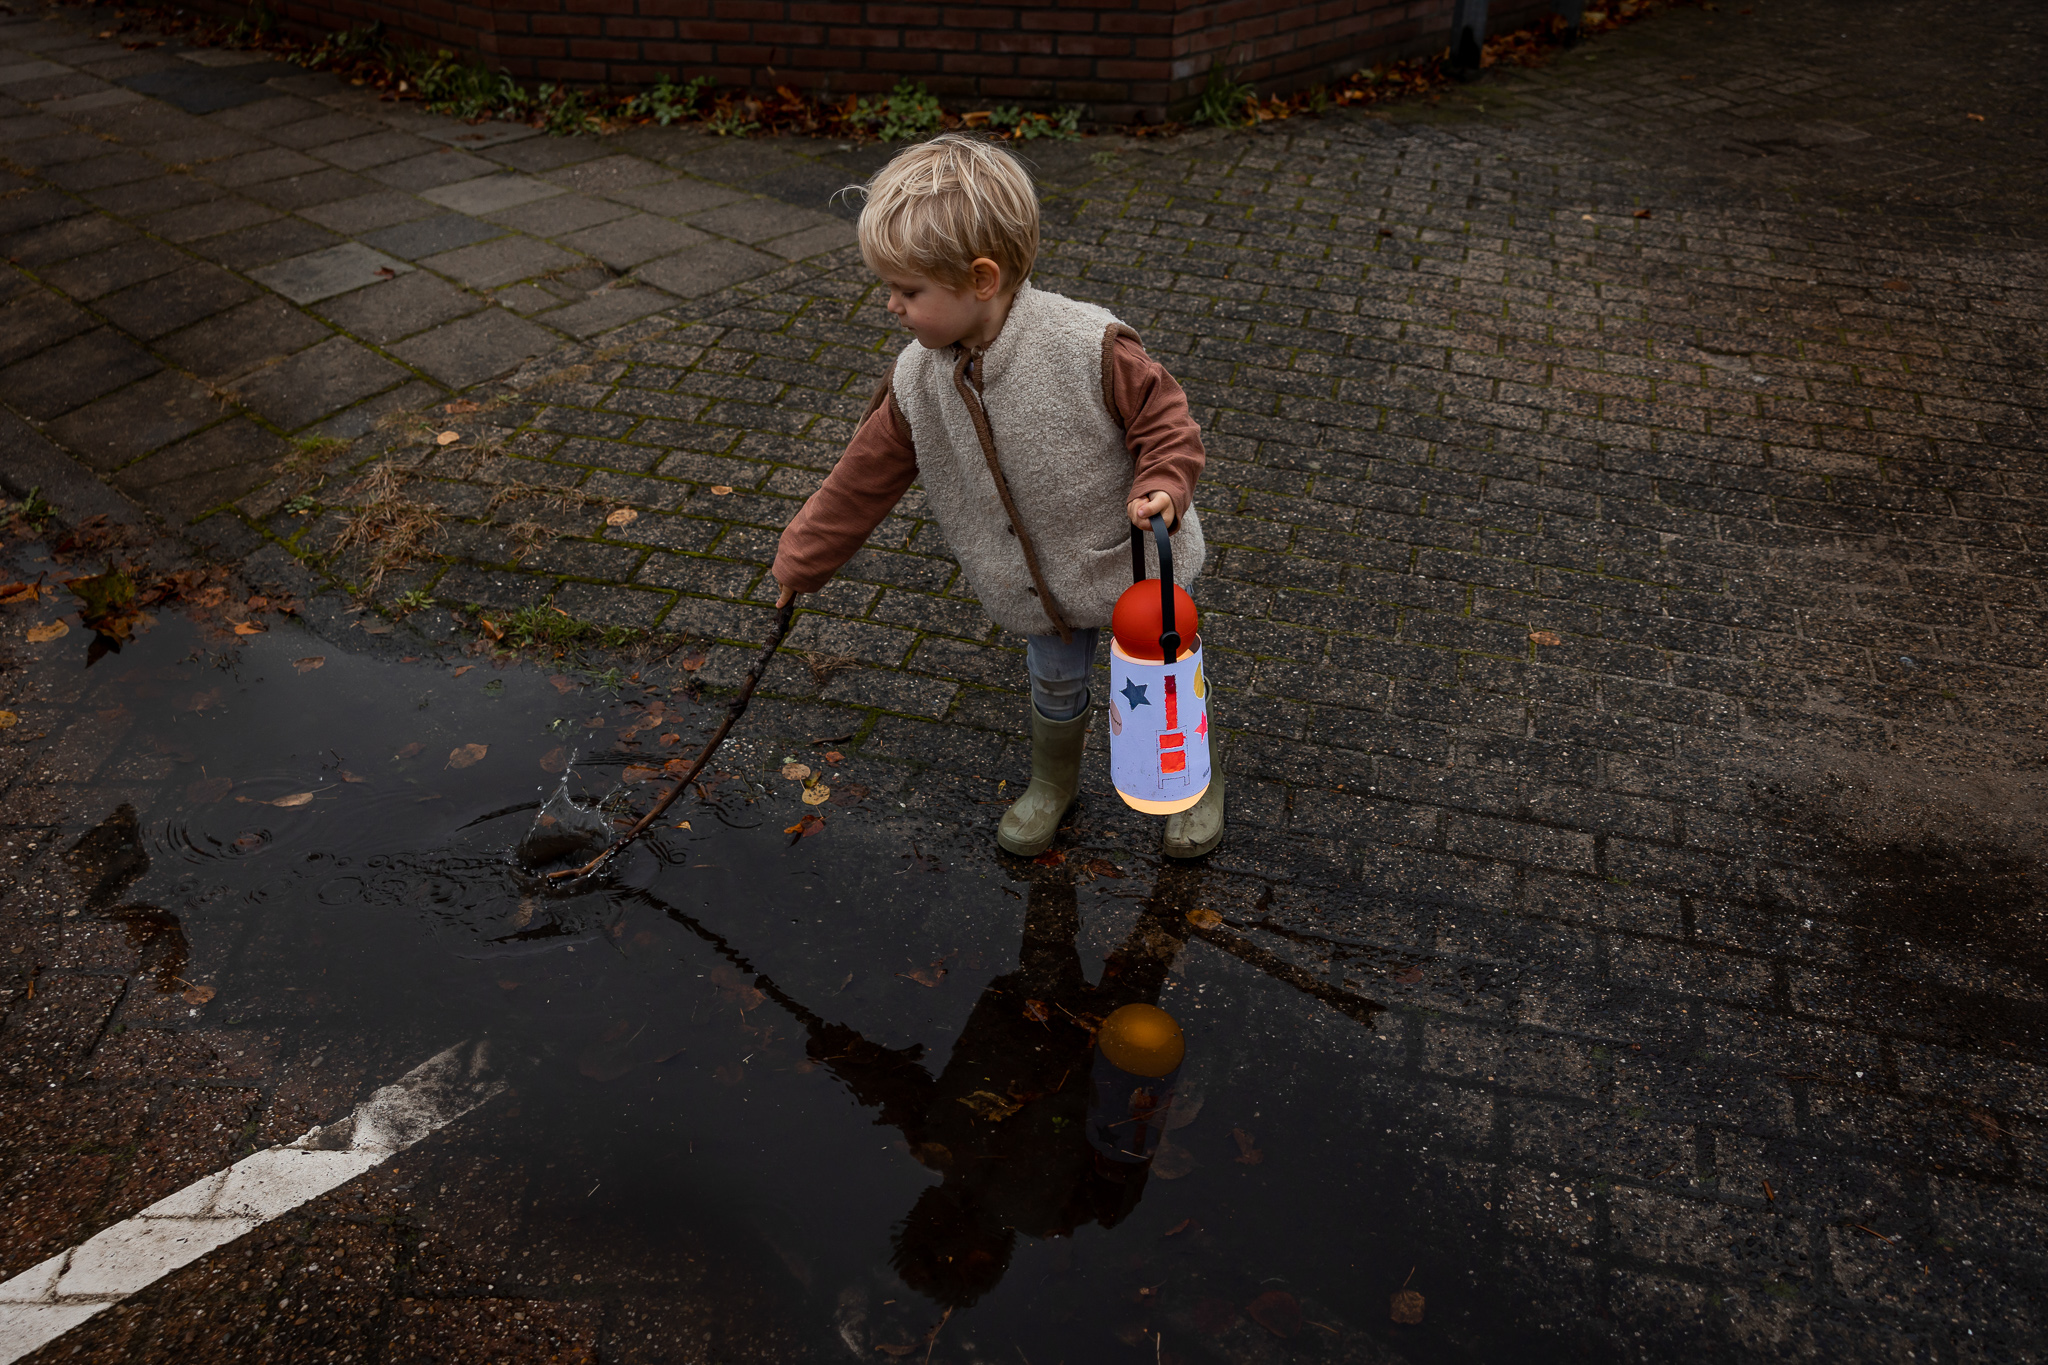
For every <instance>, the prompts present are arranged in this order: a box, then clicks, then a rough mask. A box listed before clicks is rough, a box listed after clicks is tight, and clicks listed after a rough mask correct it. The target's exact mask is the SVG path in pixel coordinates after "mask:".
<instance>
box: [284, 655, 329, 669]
mask: <svg viewBox="0 0 2048 1365" xmlns="http://www.w3.org/2000/svg"><path fill="white" fill-rule="evenodd" d="M326 662H327V656H326V655H325V654H309V655H307V656H306V657H305V658H303V659H294V660H292V667H293V668H296V669H298V670H299V672H301V673H311V672H312V671H313V670H314V669H316V668H318V667H320V666H321V665H322V664H324V663H326Z"/></svg>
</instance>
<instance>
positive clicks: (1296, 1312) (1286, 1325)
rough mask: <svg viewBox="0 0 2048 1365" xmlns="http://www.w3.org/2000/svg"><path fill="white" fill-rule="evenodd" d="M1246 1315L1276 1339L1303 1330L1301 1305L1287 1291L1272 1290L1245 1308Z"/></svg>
mask: <svg viewBox="0 0 2048 1365" xmlns="http://www.w3.org/2000/svg"><path fill="white" fill-rule="evenodd" d="M1244 1315H1245V1316H1246V1317H1248V1318H1250V1319H1251V1320H1252V1321H1253V1322H1256V1323H1257V1324H1258V1325H1259V1326H1261V1327H1263V1328H1265V1329H1266V1330H1267V1331H1268V1332H1271V1333H1272V1334H1273V1335H1274V1336H1276V1337H1291V1336H1293V1335H1294V1334H1295V1333H1296V1332H1299V1331H1300V1330H1301V1304H1300V1303H1299V1302H1297V1301H1296V1300H1295V1297H1294V1295H1292V1294H1289V1293H1287V1292H1286V1291H1285V1290H1281V1289H1272V1290H1268V1291H1267V1292H1266V1293H1264V1294H1261V1295H1259V1296H1258V1297H1257V1298H1256V1299H1253V1300H1252V1301H1251V1302H1250V1303H1248V1304H1246V1305H1245V1306H1244Z"/></svg>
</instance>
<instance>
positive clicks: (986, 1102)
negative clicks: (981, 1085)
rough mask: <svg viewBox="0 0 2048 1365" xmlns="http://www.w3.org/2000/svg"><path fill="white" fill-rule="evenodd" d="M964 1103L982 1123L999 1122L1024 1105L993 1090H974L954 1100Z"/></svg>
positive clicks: (956, 1102) (957, 1102)
mask: <svg viewBox="0 0 2048 1365" xmlns="http://www.w3.org/2000/svg"><path fill="white" fill-rule="evenodd" d="M953 1103H955V1104H964V1105H966V1106H967V1108H968V1111H969V1112H970V1113H972V1114H973V1115H974V1117H976V1118H978V1119H980V1120H982V1121H983V1122H984V1123H1001V1122H1002V1121H1003V1120H1004V1119H1006V1118H1008V1117H1010V1115H1012V1114H1014V1113H1016V1112H1017V1111H1018V1110H1019V1109H1022V1108H1023V1107H1024V1106H1023V1105H1021V1104H1019V1103H1018V1102H1017V1101H1015V1100H1013V1099H1009V1098H1007V1097H1005V1096H1002V1095H998V1094H996V1093H995V1091H993V1090H976V1091H974V1092H973V1093H972V1094H970V1095H968V1096H967V1098H965V1099H957V1100H954V1101H953Z"/></svg>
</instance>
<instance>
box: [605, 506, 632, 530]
mask: <svg viewBox="0 0 2048 1365" xmlns="http://www.w3.org/2000/svg"><path fill="white" fill-rule="evenodd" d="M638 520H640V514H639V513H638V512H635V511H634V510H633V509H632V508H630V507H621V508H619V509H618V510H617V511H616V512H613V513H612V514H611V515H610V516H608V517H606V518H605V519H604V524H605V525H607V526H630V525H632V524H633V523H634V522H636V521H638Z"/></svg>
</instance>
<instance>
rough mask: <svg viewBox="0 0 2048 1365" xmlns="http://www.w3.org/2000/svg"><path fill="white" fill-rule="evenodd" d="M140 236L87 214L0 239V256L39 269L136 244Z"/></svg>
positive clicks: (118, 223)
mask: <svg viewBox="0 0 2048 1365" xmlns="http://www.w3.org/2000/svg"><path fill="white" fill-rule="evenodd" d="M140 236H141V234H139V233H138V232H136V230H135V229H134V228H132V227H130V226H128V225H127V224H126V223H123V222H121V221H119V220H118V219H114V218H108V217H105V216H104V215H102V214H97V213H88V214H81V215H80V216H78V217H76V218H64V219H59V220H58V221H57V222H54V223H45V224H43V225H41V226H39V227H29V228H22V229H20V230H19V231H16V232H12V233H8V234H6V235H5V236H0V255H4V256H6V257H7V258H8V259H9V260H11V261H13V262H14V263H15V264H17V265H26V266H43V265H50V264H52V263H54V262H57V261H68V260H70V259H71V258H72V257H74V256H83V255H85V254H86V253H88V252H92V251H98V250H99V249H100V248H102V247H107V246H112V245H113V244H114V243H116V242H133V241H137V240H139V238H140Z"/></svg>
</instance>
